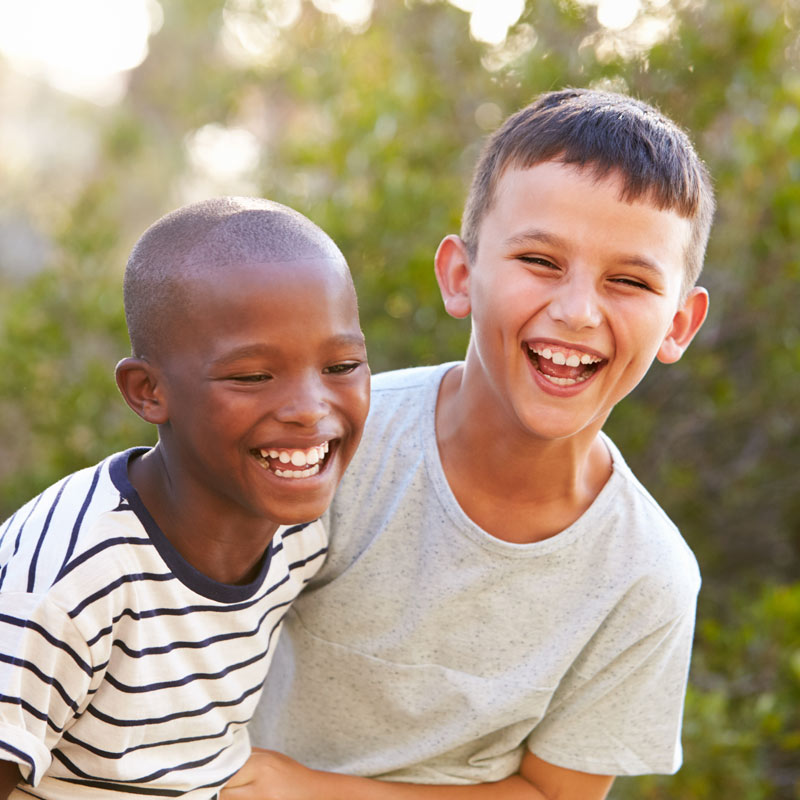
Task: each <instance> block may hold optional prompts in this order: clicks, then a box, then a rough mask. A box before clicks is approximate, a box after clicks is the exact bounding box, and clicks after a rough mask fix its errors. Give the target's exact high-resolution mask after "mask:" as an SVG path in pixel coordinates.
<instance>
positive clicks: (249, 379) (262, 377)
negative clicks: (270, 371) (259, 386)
mask: <svg viewBox="0 0 800 800" xmlns="http://www.w3.org/2000/svg"><path fill="white" fill-rule="evenodd" d="M230 380H232V381H236V382H237V383H264V382H265V381H271V380H272V375H267V374H266V373H262V372H256V373H253V374H252V375H232V376H231V377H230Z"/></svg>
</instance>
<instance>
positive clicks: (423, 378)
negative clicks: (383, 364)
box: [372, 363, 454, 399]
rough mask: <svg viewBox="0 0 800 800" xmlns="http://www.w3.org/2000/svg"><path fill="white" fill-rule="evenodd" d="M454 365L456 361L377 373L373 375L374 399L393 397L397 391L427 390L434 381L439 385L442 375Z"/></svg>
mask: <svg viewBox="0 0 800 800" xmlns="http://www.w3.org/2000/svg"><path fill="white" fill-rule="evenodd" d="M452 366H454V363H453V364H451V363H446V364H437V365H435V366H429V367H408V368H406V369H396V370H391V371H389V372H379V373H378V374H377V375H373V376H372V395H373V399H375V398H382V397H391V396H392V395H393V394H397V393H407V392H408V393H414V392H420V391H425V390H426V389H429V388H430V386H431V384H432V383H435V385H436V386H438V384H439V382H440V381H441V378H442V375H444V373H445V372H447V370H448V369H450V368H451V367H452Z"/></svg>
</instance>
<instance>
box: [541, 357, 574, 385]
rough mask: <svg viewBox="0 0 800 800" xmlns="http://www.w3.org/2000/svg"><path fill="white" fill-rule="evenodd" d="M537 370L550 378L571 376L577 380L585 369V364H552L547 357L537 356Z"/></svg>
mask: <svg viewBox="0 0 800 800" xmlns="http://www.w3.org/2000/svg"><path fill="white" fill-rule="evenodd" d="M536 360H537V362H538V368H539V372H542V373H544V374H545V375H549V376H550V377H551V378H571V379H572V380H577V379H578V378H580V376H581V375H583V373H584V372H585V370H586V365H585V364H581V365H580V366H577V367H568V366H567V365H566V364H554V363H553V362H552V361H551V360H550V359H549V358H541V357H537V359H536Z"/></svg>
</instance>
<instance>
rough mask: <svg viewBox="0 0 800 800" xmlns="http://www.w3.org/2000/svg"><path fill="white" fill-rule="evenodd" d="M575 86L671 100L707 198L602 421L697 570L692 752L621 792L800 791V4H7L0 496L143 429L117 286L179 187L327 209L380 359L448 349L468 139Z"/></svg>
mask: <svg viewBox="0 0 800 800" xmlns="http://www.w3.org/2000/svg"><path fill="white" fill-rule="evenodd" d="M567 85H573V86H598V87H605V88H611V89H616V90H622V91H626V92H630V93H632V94H634V95H636V96H639V97H641V98H643V99H645V100H648V101H650V102H652V103H654V104H656V105H657V106H659V107H660V108H661V109H662V110H663V111H664V112H666V113H667V114H668V115H670V116H671V117H673V118H674V119H676V120H677V121H678V122H679V123H680V124H681V125H683V126H684V127H686V128H687V129H688V130H689V131H690V132H691V134H692V137H693V139H694V141H695V142H696V144H697V147H698V149H699V151H700V152H701V154H702V156H703V157H704V158H705V159H706V161H707V162H708V164H709V166H710V168H711V171H712V173H713V175H714V177H715V182H716V188H717V192H718V196H719V212H718V216H717V222H716V225H715V228H714V231H713V234H712V239H711V243H710V247H709V251H708V257H707V262H706V271H705V273H704V276H703V278H702V281H701V282H702V283H703V284H704V285H705V286H707V287H708V288H709V290H710V292H711V296H712V308H711V314H710V318H709V320H708V322H707V324H706V326H705V327H704V329H703V330H702V332H701V334H700V336H699V338H698V340H697V341H696V343H695V344H694V345H693V346H692V348H691V349H690V350H689V351H688V353H687V355H686V356H685V357H684V359H683V360H682V361H681V362H680V363H679V364H677V365H674V366H671V367H668V368H664V367H661V366H658V365H656V366H655V367H654V368H653V370H652V372H651V373H650V374H649V376H648V377H647V378H646V379H645V381H644V382H643V384H642V385H641V386H640V387H639V388H638V389H637V390H636V391H635V392H634V393H633V395H632V396H631V397H629V398H628V399H626V400H625V401H624V402H623V403H622V404H620V406H619V407H618V408H617V409H616V410H615V411H614V413H613V415H612V418H611V419H610V421H609V423H608V425H607V429H608V431H609V432H610V434H611V435H612V436H613V437H614V439H615V440H616V441H617V442H618V444H619V445H620V446H621V448H622V450H623V452H624V453H625V454H626V455H627V458H628V460H629V461H630V463H631V464H632V466H633V468H634V469H635V471H636V472H637V474H638V475H639V476H640V477H641V478H642V480H643V481H644V483H645V484H646V485H647V486H648V488H649V489H650V490H651V491H652V493H653V494H654V495H655V497H656V498H657V499H658V500H659V502H660V503H661V504H662V505H663V506H664V507H665V508H666V509H667V510H668V512H669V513H670V515H671V516H672V517H673V518H674V519H675V521H676V522H677V523H678V524H679V525H680V527H681V529H682V531H683V533H684V535H685V537H686V539H687V540H688V541H689V543H690V544H691V546H692V547H693V549H694V550H695V552H696V553H697V555H698V558H699V560H700V563H701V567H702V570H703V573H704V578H705V583H704V588H703V591H702V593H701V599H700V609H699V621H698V628H697V643H696V650H695V658H694V663H693V667H692V674H691V687H690V692H689V697H688V703H687V709H686V719H685V729H684V747H685V765H684V767H683V769H682V770H681V771H680V773H679V774H678V775H677V776H676V777H674V778H641V779H638V778H637V779H624V780H619V781H618V782H617V784H616V786H615V788H614V790H613V797H615V798H617V799H618V800H624V799H625V798H650V799H652V800H656V798H659V799H660V798H680V799H681V800H683V799H684V798H689V799H690V800H694V799H695V798H697V799H698V800H699V799H701V798H714V800H717V799H718V798H725V799H726V800H727V798H736V800H760V798H778V799H779V800H781V799H783V798H800V582H798V577H799V576H800V572H798V563H799V562H800V558H798V540H799V539H800V425H798V411H799V409H800V377H799V373H800V330H799V328H798V320H799V319H800V312H798V307H800V256H799V255H798V252H800V3H799V2H798V0H725V1H724V2H722V1H721V0H705V2H704V0H528V2H527V3H526V2H524V1H523V0H450V2H445V0H406V1H405V2H402V1H401V0H313V2H312V0H159V2H156V0H69V1H68V2H67V1H66V0H0V518H4V517H5V516H7V515H8V514H9V513H11V512H12V511H13V510H14V508H15V507H16V506H18V505H19V504H21V503H22V502H23V501H25V500H26V499H28V498H29V497H30V496H32V495H33V494H34V493H36V492H37V491H39V490H40V489H41V488H43V487H44V486H46V485H48V484H49V483H51V482H52V481H54V480H55V479H57V478H58V477H60V476H61V475H63V474H65V473H66V472H69V471H71V470H74V469H77V468H80V467H83V466H86V465H89V464H92V463H95V462H96V461H98V460H99V459H100V458H102V457H103V456H105V455H106V454H108V453H109V452H111V451H113V450H117V449H122V448H124V447H127V446H129V445H130V444H132V443H148V442H151V441H153V432H152V431H151V430H149V429H148V428H146V427H145V426H143V425H142V424H140V423H138V421H137V419H136V418H135V417H134V415H133V414H132V413H131V412H130V411H129V410H128V409H127V408H126V407H125V406H124V404H123V402H122V400H121V399H120V398H119V397H118V395H117V392H116V389H115V386H114V383H113V378H112V370H113V366H114V364H115V362H116V361H117V360H118V359H119V358H120V357H123V356H124V355H126V354H127V350H128V344H127V339H126V334H125V328H124V321H123V315H122V303H121V290H120V281H121V276H122V271H123V268H124V264H125V260H126V257H127V253H128V251H129V249H130V247H131V245H132V244H133V242H134V241H135V240H136V238H137V237H138V236H139V234H140V233H141V232H142V231H143V230H144V228H145V227H147V225H149V224H150V223H151V222H152V221H154V220H155V219H156V218H157V217H159V216H160V215H161V214H163V213H165V212H167V211H169V210H171V209H172V208H174V207H176V206H178V205H181V204H183V203H184V202H187V201H190V200H195V199H201V198H203V197H207V196H211V195H215V194H222V193H225V194H258V195H264V196H267V197H270V198H273V199H276V200H279V201H282V202H285V203H288V204H289V205H291V206H294V207H296V208H297V209H299V210H301V211H303V212H304V213H306V214H307V215H308V216H310V217H311V218H312V219H313V220H315V221H316V222H317V223H319V224H320V225H321V226H322V227H323V228H325V229H326V230H327V231H328V232H329V233H330V234H331V235H332V236H333V237H334V238H335V239H336V240H337V241H338V242H339V244H340V246H341V247H342V249H343V251H344V252H345V254H346V256H347V257H348V260H349V262H350V264H351V266H352V269H353V272H354V275H355V279H356V283H357V287H358V291H359V295H360V303H361V312H362V322H363V326H364V329H365V332H366V334H367V338H368V344H369V351H370V361H371V364H372V368H373V371H377V370H381V369H386V368H392V367H401V366H407V365H411V364H419V363H434V362H437V361H441V360H445V359H452V358H458V357H460V355H461V354H462V353H463V351H464V348H465V345H466V341H467V336H468V327H467V326H466V325H465V324H464V323H458V322H455V321H453V320H450V319H448V318H447V317H446V316H445V314H444V313H443V310H442V308H441V304H440V301H439V297H438V292H437V289H436V285H435V282H434V278H433V272H432V256H433V253H434V251H435V248H436V246H437V244H438V242H439V240H440V239H441V238H442V236H443V235H445V234H446V233H449V232H454V231H457V230H458V227H459V221H460V213H461V207H462V202H463V198H464V195H465V191H466V186H467V183H468V179H469V175H470V171H471V168H472V165H473V164H474V161H475V158H476V156H477V152H478V149H479V147H480V144H481V142H482V140H483V139H484V138H485V136H486V135H487V134H488V133H489V132H490V131H492V130H493V129H494V128H495V127H496V126H497V125H498V124H499V123H500V121H501V120H502V119H503V118H504V117H505V116H506V115H508V114H509V113H511V112H513V111H514V110H516V109H517V108H519V107H521V106H522V105H525V104H527V103H528V102H529V101H530V100H531V99H532V98H533V96H534V95H535V94H536V93H538V92H539V91H542V90H546V89H551V88H561V87H563V86H567ZM309 313H313V309H310V310H309Z"/></svg>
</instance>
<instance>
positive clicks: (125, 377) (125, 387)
mask: <svg viewBox="0 0 800 800" xmlns="http://www.w3.org/2000/svg"><path fill="white" fill-rule="evenodd" d="M115 376H116V379H117V387H118V388H119V391H120V393H121V394H122V396H123V397H124V398H125V402H126V403H127V404H128V405H129V406H130V407H131V408H132V409H133V410H134V411H135V412H136V413H137V414H138V415H139V416H140V417H141V418H142V419H143V420H144V421H145V422H150V423H152V424H153V425H163V424H164V423H166V422H167V421H168V420H169V413H168V412H167V405H166V402H165V399H164V397H163V392H162V389H161V383H160V380H159V377H158V373H157V371H156V369H155V368H154V367H153V365H152V364H150V363H149V362H148V361H146V360H145V359H143V358H123V359H122V361H120V362H119V364H117V368H116V370H115Z"/></svg>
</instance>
